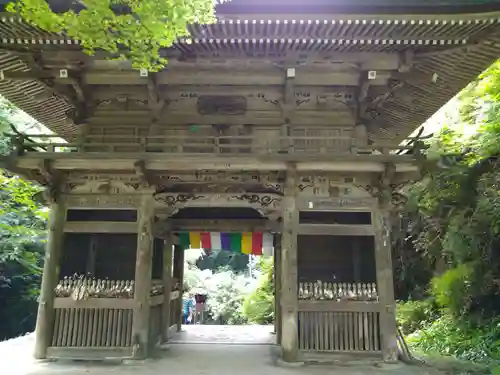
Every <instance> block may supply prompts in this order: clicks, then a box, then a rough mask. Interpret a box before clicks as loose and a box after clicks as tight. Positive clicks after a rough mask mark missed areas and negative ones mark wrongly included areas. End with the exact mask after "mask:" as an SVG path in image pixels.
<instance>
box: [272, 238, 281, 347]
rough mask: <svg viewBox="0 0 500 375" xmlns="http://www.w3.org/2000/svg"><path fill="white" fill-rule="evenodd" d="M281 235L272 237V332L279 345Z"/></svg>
mask: <svg viewBox="0 0 500 375" xmlns="http://www.w3.org/2000/svg"><path fill="white" fill-rule="evenodd" d="M281 274H282V272H281V235H279V234H276V235H275V236H274V331H275V332H276V344H278V345H281V334H282V326H281V320H282V319H281V277H282V276H281Z"/></svg>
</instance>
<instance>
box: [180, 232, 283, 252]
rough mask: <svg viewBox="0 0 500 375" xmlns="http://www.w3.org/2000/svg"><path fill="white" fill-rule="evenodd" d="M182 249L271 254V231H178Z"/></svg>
mask: <svg viewBox="0 0 500 375" xmlns="http://www.w3.org/2000/svg"><path fill="white" fill-rule="evenodd" d="M179 239H180V245H181V246H182V247H183V248H184V249H189V248H191V249H205V250H208V251H212V250H226V251H232V252H235V253H241V254H252V255H264V256H272V255H273V235H272V234H271V233H253V232H244V233H221V232H180V233H179Z"/></svg>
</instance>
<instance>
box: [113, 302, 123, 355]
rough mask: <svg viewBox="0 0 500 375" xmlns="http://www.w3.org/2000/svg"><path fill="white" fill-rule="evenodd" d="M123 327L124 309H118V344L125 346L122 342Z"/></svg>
mask: <svg viewBox="0 0 500 375" xmlns="http://www.w3.org/2000/svg"><path fill="white" fill-rule="evenodd" d="M122 327H123V310H122V309H118V311H117V313H116V344H115V345H116V346H123V344H122Z"/></svg>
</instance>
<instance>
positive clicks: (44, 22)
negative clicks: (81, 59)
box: [7, 0, 223, 71]
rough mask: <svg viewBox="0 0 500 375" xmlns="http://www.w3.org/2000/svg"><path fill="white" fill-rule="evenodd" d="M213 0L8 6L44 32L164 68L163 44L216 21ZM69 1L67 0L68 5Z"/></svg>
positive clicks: (23, 0)
mask: <svg viewBox="0 0 500 375" xmlns="http://www.w3.org/2000/svg"><path fill="white" fill-rule="evenodd" d="M218 2H223V1H214V0H189V1H184V0H169V1H166V0H85V1H76V2H70V1H68V2H66V4H65V5H61V2H56V1H50V0H49V1H46V0H16V1H13V2H11V3H10V4H9V5H8V7H7V9H8V10H9V11H10V12H14V13H17V14H19V15H20V16H22V17H23V18H24V20H26V21H27V22H29V23H30V24H32V25H34V26H37V27H39V28H41V29H43V30H46V31H49V32H53V33H60V32H64V33H66V34H67V35H69V36H70V37H71V38H73V39H75V40H77V41H79V43H80V45H81V46H82V47H83V48H84V51H85V52H87V53H88V54H90V55H93V54H95V52H96V51H106V52H109V53H110V54H111V55H112V57H114V58H122V59H128V60H131V62H132V65H133V66H134V67H135V68H144V69H148V70H150V71H157V70H160V69H161V68H163V67H164V66H165V64H166V63H167V59H166V58H165V57H163V56H161V54H160V49H161V48H166V47H171V46H172V45H173V43H174V42H176V41H177V39H178V38H180V37H187V36H189V31H188V25H189V24H195V23H199V24H209V23H213V22H214V21H215V15H214V9H215V5H216V3H218ZM63 4H64V3H63Z"/></svg>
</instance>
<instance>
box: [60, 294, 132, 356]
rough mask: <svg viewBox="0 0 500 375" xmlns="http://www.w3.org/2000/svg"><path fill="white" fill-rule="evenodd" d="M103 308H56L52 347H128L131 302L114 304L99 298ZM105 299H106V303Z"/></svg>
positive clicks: (129, 341)
mask: <svg viewBox="0 0 500 375" xmlns="http://www.w3.org/2000/svg"><path fill="white" fill-rule="evenodd" d="M102 302H104V303H102V304H101V306H103V307H102V308H98V307H94V306H92V305H90V304H86V305H85V306H84V307H82V308H62V307H59V306H57V307H56V309H55V321H54V334H53V335H52V346H53V347H93V348H117V347H120V348H127V347H131V346H132V313H133V310H132V306H130V307H128V308H115V307H116V305H115V304H114V303H113V302H116V301H102ZM106 302H107V303H106Z"/></svg>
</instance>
